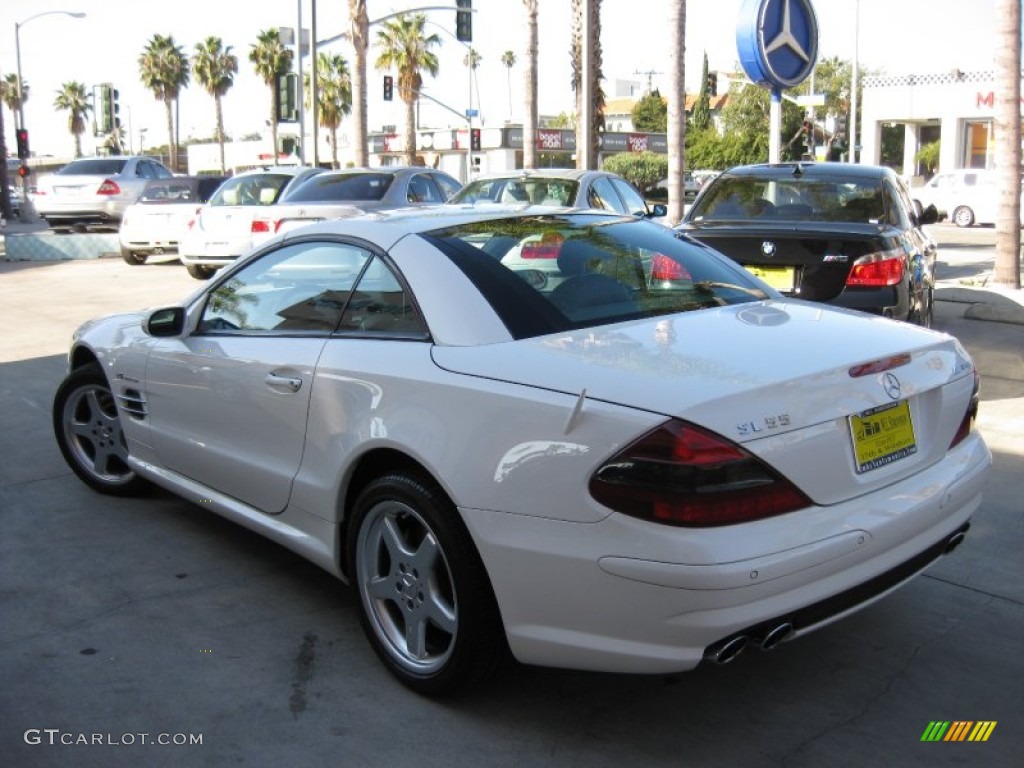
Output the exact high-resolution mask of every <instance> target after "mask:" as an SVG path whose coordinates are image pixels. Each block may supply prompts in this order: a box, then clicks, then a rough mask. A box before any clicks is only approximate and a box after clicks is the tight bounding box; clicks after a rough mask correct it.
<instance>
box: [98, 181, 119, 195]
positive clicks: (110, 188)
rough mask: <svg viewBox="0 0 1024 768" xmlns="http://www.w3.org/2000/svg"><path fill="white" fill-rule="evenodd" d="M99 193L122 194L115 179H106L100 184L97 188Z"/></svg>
mask: <svg viewBox="0 0 1024 768" xmlns="http://www.w3.org/2000/svg"><path fill="white" fill-rule="evenodd" d="M96 194H97V195H120V194H121V188H120V187H119V186H117V182H116V181H114V180H113V179H104V180H103V183H102V184H100V188H99V189H97V190H96Z"/></svg>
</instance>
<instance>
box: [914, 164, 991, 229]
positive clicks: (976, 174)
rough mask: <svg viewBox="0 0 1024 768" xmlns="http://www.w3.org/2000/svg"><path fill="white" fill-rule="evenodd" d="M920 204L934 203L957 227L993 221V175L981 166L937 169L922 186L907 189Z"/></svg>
mask: <svg viewBox="0 0 1024 768" xmlns="http://www.w3.org/2000/svg"><path fill="white" fill-rule="evenodd" d="M910 194H911V196H912V197H913V198H914V199H915V200H917V201H919V202H920V203H921V205H922V206H925V207H927V206H928V205H934V206H935V207H936V208H937V209H938V211H939V216H948V217H949V220H950V221H952V222H953V223H954V224H956V225H957V226H958V227H969V226H971V225H972V224H994V223H995V220H996V197H997V195H996V177H995V173H994V172H993V171H989V170H985V169H983V168H958V169H956V170H953V171H943V172H942V173H937V174H936V175H935V176H933V177H932V178H931V180H930V181H929V182H928V183H927V184H925V185H924V186H922V187H915V188H914V189H912V190H910Z"/></svg>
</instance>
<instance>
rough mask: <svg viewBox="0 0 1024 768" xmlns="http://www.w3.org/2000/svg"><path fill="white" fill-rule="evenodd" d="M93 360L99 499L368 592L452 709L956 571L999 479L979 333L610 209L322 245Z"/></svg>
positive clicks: (775, 629)
mask: <svg viewBox="0 0 1024 768" xmlns="http://www.w3.org/2000/svg"><path fill="white" fill-rule="evenodd" d="M538 243H539V244H540V245H537V244H538ZM506 256H511V258H510V260H509V261H508V262H506V261H505V257H506ZM531 262H533V263H534V264H535V265H536V266H531ZM69 363H70V365H69V373H68V376H67V378H66V379H65V380H64V382H63V383H62V384H61V385H60V387H59V389H58V392H57V395H56V398H55V402H54V409H53V421H54V428H55V431H56V436H57V440H58V443H59V445H60V448H61V450H62V452H63V454H64V456H65V458H66V459H67V461H68V463H69V465H70V466H71V468H72V469H73V470H74V472H75V473H76V474H77V475H78V476H79V477H80V478H81V479H82V480H83V481H85V482H86V483H87V484H88V485H90V486H92V487H93V488H94V489H96V490H98V491H101V492H105V493H113V494H127V493H132V492H135V491H138V490H140V488H142V487H144V486H145V485H146V484H147V483H155V484H157V485H160V486H163V487H164V488H167V489H170V490H171V491H173V492H174V493H177V494H179V495H181V496H182V497H184V498H186V499H188V500H190V501H192V502H195V503H197V504H201V505H202V507H203V508H204V509H209V510H212V511H215V512H217V513H218V514H221V515H223V516H225V517H227V518H229V519H231V520H234V521H236V522H237V523H239V524H241V525H243V526H246V527H248V528H250V529H252V530H255V531H259V532H260V533H262V534H264V535H266V536H267V537H269V538H270V539H272V540H274V541H276V542H278V543H280V544H281V545H283V546H286V547H288V548H290V549H292V550H294V551H296V552H298V553H300V554H302V555H303V556H305V557H307V558H309V559H310V560H311V561H313V562H314V563H316V564H318V565H320V566H321V567H323V568H324V569H326V570H327V571H329V572H331V573H332V574H335V575H336V576H338V577H339V578H341V579H343V580H345V581H347V582H350V583H352V584H353V586H354V588H355V589H356V591H357V592H358V594H359V597H360V601H361V607H362V610H361V620H362V622H363V626H364V629H365V631H366V635H367V637H368V638H369V641H370V643H371V644H372V646H373V648H374V650H375V651H376V653H377V654H378V656H379V657H380V658H381V660H382V661H383V662H384V664H385V665H386V666H387V667H388V668H389V669H390V671H391V672H392V673H393V674H394V675H395V676H396V677H397V678H398V679H400V680H401V681H402V682H403V683H405V684H406V685H408V686H410V687H411V688H413V689H415V690H417V691H420V692H423V693H427V694H441V693H446V692H450V691H453V690H455V689H458V688H460V687H463V686H466V685H467V684H473V683H478V682H480V681H481V680H482V679H483V678H484V677H486V676H487V675H488V674H489V673H490V672H492V671H494V670H495V669H497V668H498V667H499V666H500V664H501V662H502V661H503V660H504V659H505V658H506V657H507V656H508V653H509V651H510V652H511V655H512V656H513V657H514V658H515V659H518V660H519V661H520V662H524V663H529V664H538V665H549V666H559V667H571V668H579V669H590V670H604V671H615V672H642V673H668V672H675V671H681V670H687V669H690V668H692V667H694V666H696V665H698V664H700V663H701V662H702V661H708V662H717V663H723V662H726V661H728V660H730V659H732V658H734V657H735V656H736V654H738V653H739V652H740V651H741V650H743V648H744V647H749V646H760V647H761V648H762V649H764V650H768V649H770V648H772V647H774V646H776V645H777V644H778V643H780V642H781V641H784V640H790V639H793V638H796V637H798V636H800V635H802V634H804V633H806V632H808V631H811V630H813V629H816V628H818V627H820V626H822V625H824V624H827V623H829V622H831V621H833V620H834V619H836V618H838V617H841V616H843V615H845V614H847V613H849V612H850V611H852V610H855V609H858V608H861V607H863V606H865V605H867V604H869V603H871V602H872V601H874V600H875V599H877V598H879V597H881V596H882V595H884V594H886V593H887V592H888V591H890V590H891V589H893V588H895V587H897V586H898V585H900V584H901V583H903V582H904V581H906V580H907V579H909V578H910V577H912V576H914V575H915V574H917V573H918V572H920V571H921V570H923V569H924V568H925V567H926V566H927V565H928V564H929V563H931V562H932V561H934V560H935V559H937V558H938V557H940V556H941V555H942V554H944V553H945V552H948V551H950V550H952V549H953V548H954V547H955V546H956V545H957V544H959V542H960V541H961V540H962V539H963V537H964V533H965V532H966V530H967V528H968V525H969V520H970V518H971V516H972V515H973V514H974V513H975V512H976V511H977V510H978V508H979V505H980V504H981V499H982V486H983V484H984V481H985V477H986V475H987V473H988V470H989V467H990V464H991V454H990V453H989V451H988V449H987V447H986V446H985V443H984V442H983V440H982V438H981V436H980V435H979V434H978V433H977V431H976V430H975V429H974V426H973V425H974V419H975V416H976V413H977V407H978V376H977V373H976V370H975V366H974V364H973V363H972V361H971V359H970V357H969V356H968V355H967V353H966V352H965V351H964V349H963V347H962V346H961V345H960V344H959V343H958V342H957V340H956V339H954V338H952V337H950V336H947V335H945V334H941V333H937V332H935V331H930V330H926V329H922V328H917V327H913V326H909V325H906V324H900V323H896V322H891V321H888V320H884V319H881V318H877V317H870V316H866V315H862V314H860V313H856V312H853V311H849V310H842V309H833V308H830V307H826V306H822V305H820V304H810V303H804V302H801V301H796V300H790V299H784V298H783V297H782V296H781V295H780V294H778V293H776V292H775V291H774V290H773V289H772V288H770V287H769V286H767V285H766V284H764V283H762V282H760V281H758V280H757V278H755V277H753V276H752V275H750V274H748V273H746V272H745V271H744V270H743V269H741V268H740V267H738V266H737V265H735V264H734V263H733V262H731V261H729V260H728V259H725V258H724V257H722V256H720V255H719V254H717V253H716V252H714V251H712V250H710V249H709V248H707V247H705V246H702V245H700V244H698V243H696V242H694V241H691V240H689V239H688V238H687V237H686V236H684V235H680V234H678V233H675V232H672V231H671V230H668V229H666V228H664V227H661V226H659V225H657V224H653V223H651V222H647V221H643V220H637V219H634V218H632V217H619V216H616V215H611V214H606V213H596V212H566V211H553V210H552V209H550V208H537V209H532V208H526V209H522V210H516V211H512V210H511V209H510V210H503V209H501V208H494V209H490V210H486V211H480V210H475V211H472V210H470V211H467V210H462V209H460V208H458V207H453V206H446V207H445V208H444V209H443V210H440V209H435V210H430V211H425V212H419V213H418V214H415V215H409V214H397V215H380V216H374V217H359V218H354V219H348V220H341V221H331V222H323V223H320V224H316V225H313V226H309V227H305V228H302V229H296V230H294V231H291V232H288V233H287V234H285V235H284V236H282V237H278V238H275V239H274V240H272V241H270V242H268V243H267V244H266V245H265V246H263V247H262V248H260V249H257V250H256V251H254V252H252V253H251V254H250V255H248V256H247V257H245V258H244V259H242V260H241V261H239V262H238V263H235V264H233V265H231V266H229V267H227V268H225V269H224V270H223V273H222V274H220V275H219V276H218V277H217V279H216V280H215V281H214V282H213V283H211V284H210V285H209V286H205V287H204V288H203V289H202V290H200V291H199V292H197V293H196V294H194V295H193V296H192V297H191V298H190V299H188V300H186V301H185V302H184V303H183V304H181V305H180V306H172V307H164V308H159V309H155V310H151V311H148V312H140V313H137V314H130V315H120V316H115V317H109V318H106V319H100V320H96V321H93V322H90V323H88V324H86V325H85V326H83V327H82V328H81V329H79V330H78V332H77V333H76V334H75V337H74V340H73V344H72V348H71V351H70V357H69ZM914 620H915V619H914V617H913V616H907V617H906V621H908V622H912V621H914Z"/></svg>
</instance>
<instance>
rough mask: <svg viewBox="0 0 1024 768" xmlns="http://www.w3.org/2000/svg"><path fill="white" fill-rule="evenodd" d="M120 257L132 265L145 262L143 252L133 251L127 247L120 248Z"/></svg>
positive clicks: (135, 265)
mask: <svg viewBox="0 0 1024 768" xmlns="http://www.w3.org/2000/svg"><path fill="white" fill-rule="evenodd" d="M121 258H122V259H124V263H125V264H131V265H132V266H133V267H137V266H138V265H140V264H145V263H146V254H145V253H134V252H133V251H130V250H128V249H127V248H122V249H121Z"/></svg>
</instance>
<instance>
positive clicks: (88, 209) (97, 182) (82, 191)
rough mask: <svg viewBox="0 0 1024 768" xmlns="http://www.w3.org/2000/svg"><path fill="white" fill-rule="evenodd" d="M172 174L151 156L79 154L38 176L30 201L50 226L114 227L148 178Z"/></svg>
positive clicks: (143, 187)
mask: <svg viewBox="0 0 1024 768" xmlns="http://www.w3.org/2000/svg"><path fill="white" fill-rule="evenodd" d="M173 175H174V174H172V173H171V172H170V171H169V170H168V169H167V168H166V167H164V165H163V164H162V163H160V161H158V160H155V159H154V158H152V157H143V156H139V155H133V156H130V157H123V156H113V157H83V158H80V159H78V160H72V161H71V162H70V163H68V164H67V165H65V166H64V167H63V168H61V169H60V170H58V171H56V172H54V173H51V174H48V175H44V176H40V177H39V179H38V180H37V181H36V188H35V191H34V192H33V193H32V203H33V205H35V209H36V212H37V213H38V214H39V215H40V216H42V217H43V218H44V219H46V221H47V222H48V223H49V224H50V225H51V226H57V227H60V226H73V225H87V224H108V225H112V226H116V225H118V224H119V223H120V221H121V218H122V216H123V215H124V211H125V209H126V208H128V206H129V205H131V204H132V203H134V202H135V201H136V200H138V199H139V195H141V194H142V190H143V189H145V187H146V183H147V182H148V181H150V180H151V179H169V178H171V177H172V176H173Z"/></svg>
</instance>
